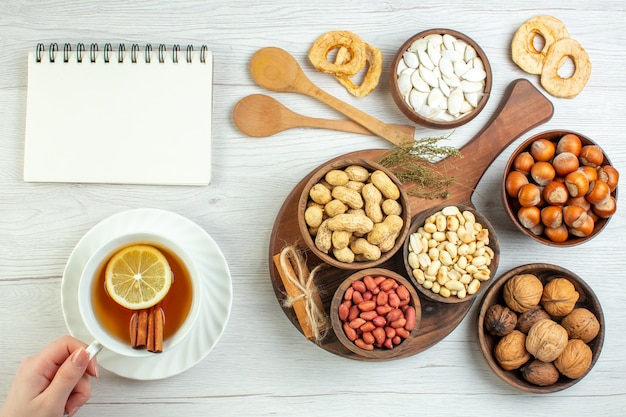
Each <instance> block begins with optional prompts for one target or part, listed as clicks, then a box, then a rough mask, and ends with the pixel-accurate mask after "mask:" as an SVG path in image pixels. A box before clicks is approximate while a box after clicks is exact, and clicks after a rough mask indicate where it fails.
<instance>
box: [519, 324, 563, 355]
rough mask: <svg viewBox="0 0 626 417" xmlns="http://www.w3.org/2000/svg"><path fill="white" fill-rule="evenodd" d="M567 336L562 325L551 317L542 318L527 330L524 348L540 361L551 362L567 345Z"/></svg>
mask: <svg viewBox="0 0 626 417" xmlns="http://www.w3.org/2000/svg"><path fill="white" fill-rule="evenodd" d="M520 333H521V332H520ZM567 337H568V335H567V330H565V329H564V328H563V326H561V325H560V324H558V323H557V322H555V321H553V320H551V319H542V320H539V321H538V322H536V323H535V324H533V326H532V327H531V328H530V330H528V336H527V337H526V350H528V352H529V353H530V354H531V355H533V356H534V357H535V358H536V359H539V360H540V361H544V362H552V361H553V360H555V359H556V358H558V357H559V355H560V354H561V352H563V350H564V349H565V346H567Z"/></svg>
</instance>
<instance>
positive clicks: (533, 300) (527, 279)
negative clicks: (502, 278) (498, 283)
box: [502, 274, 543, 313]
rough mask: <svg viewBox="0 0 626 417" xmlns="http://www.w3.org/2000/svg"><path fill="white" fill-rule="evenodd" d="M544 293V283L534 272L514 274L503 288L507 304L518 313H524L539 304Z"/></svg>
mask: <svg viewBox="0 0 626 417" xmlns="http://www.w3.org/2000/svg"><path fill="white" fill-rule="evenodd" d="M542 293H543V284H542V283H541V281H540V280H539V278H537V277H536V276H535V275H533V274H520V275H516V276H514V277H513V278H511V279H509V280H508V281H507V282H506V284H504V289H503V290H502V295H503V297H504V302H505V303H506V305H507V306H508V307H509V308H510V309H511V310H513V311H517V312H518V313H523V312H525V311H527V310H530V309H531V308H533V307H535V306H536V305H538V304H539V301H541V295H542Z"/></svg>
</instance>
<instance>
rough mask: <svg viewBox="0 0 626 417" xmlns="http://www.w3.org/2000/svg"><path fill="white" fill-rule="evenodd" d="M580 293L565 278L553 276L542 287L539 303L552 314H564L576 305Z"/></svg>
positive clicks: (558, 315)
mask: <svg viewBox="0 0 626 417" xmlns="http://www.w3.org/2000/svg"><path fill="white" fill-rule="evenodd" d="M578 297H580V294H579V293H578V291H576V288H575V287H574V284H572V283H571V281H570V280H568V279H567V278H554V279H552V280H551V281H550V282H548V283H547V284H546V285H545V286H544V288H543V295H542V296H541V305H542V306H543V308H544V309H545V310H546V311H547V312H548V314H550V315H552V316H557V317H560V316H565V315H567V314H569V313H570V312H571V311H572V310H573V309H574V306H575V305H576V301H578Z"/></svg>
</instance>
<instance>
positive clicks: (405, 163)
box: [378, 136, 463, 199]
mask: <svg viewBox="0 0 626 417" xmlns="http://www.w3.org/2000/svg"><path fill="white" fill-rule="evenodd" d="M445 139H448V136H441V137H430V138H423V139H419V140H416V141H414V142H411V143H408V144H406V145H400V146H397V147H396V148H395V149H394V150H393V151H392V152H391V153H388V154H387V155H385V156H383V157H381V158H379V159H378V163H379V164H381V165H382V166H384V167H386V168H387V169H389V170H390V171H391V172H393V173H394V175H395V176H396V177H398V179H399V180H400V181H401V182H402V183H414V184H416V185H417V188H415V189H411V190H409V191H408V194H410V195H413V196H416V197H420V198H427V199H435V198H448V197H450V191H449V186H450V184H452V183H453V182H454V180H455V178H454V177H449V176H448V175H447V174H446V173H445V172H439V171H438V170H437V169H436V168H435V163H436V161H438V160H440V159H442V158H446V157H461V158H462V157H463V155H462V154H461V152H460V151H459V150H458V149H456V148H455V147H453V146H439V145H438V143H439V142H440V141H442V140H445Z"/></svg>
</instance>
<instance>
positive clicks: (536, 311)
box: [516, 306, 550, 333]
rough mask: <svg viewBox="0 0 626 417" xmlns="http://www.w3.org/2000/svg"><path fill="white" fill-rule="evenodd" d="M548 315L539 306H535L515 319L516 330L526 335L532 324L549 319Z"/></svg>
mask: <svg viewBox="0 0 626 417" xmlns="http://www.w3.org/2000/svg"><path fill="white" fill-rule="evenodd" d="M549 318H550V315H549V314H548V313H546V311H545V310H544V309H543V308H542V307H541V306H535V307H533V308H531V309H530V310H528V311H526V312H524V313H522V314H520V316H519V317H518V318H517V327H516V329H517V330H519V331H520V332H522V333H528V331H529V330H530V328H531V327H533V324H535V323H537V322H538V321H539V320H543V319H549Z"/></svg>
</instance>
